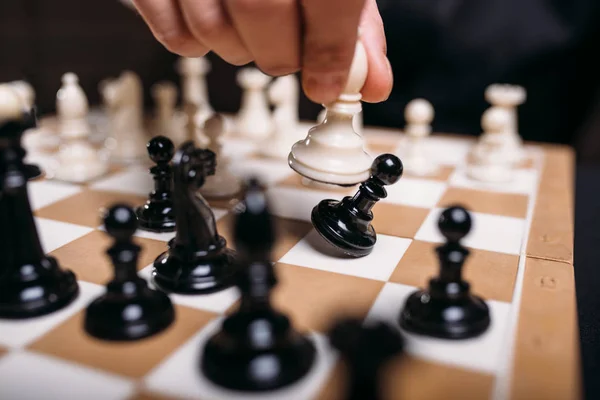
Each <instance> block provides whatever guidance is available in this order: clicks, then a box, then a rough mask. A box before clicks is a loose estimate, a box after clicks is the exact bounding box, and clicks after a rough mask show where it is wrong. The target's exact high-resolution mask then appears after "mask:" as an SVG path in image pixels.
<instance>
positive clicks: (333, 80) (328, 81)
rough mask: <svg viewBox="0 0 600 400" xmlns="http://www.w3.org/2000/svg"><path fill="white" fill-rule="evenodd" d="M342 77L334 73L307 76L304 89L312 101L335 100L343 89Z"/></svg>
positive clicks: (323, 102)
mask: <svg viewBox="0 0 600 400" xmlns="http://www.w3.org/2000/svg"><path fill="white" fill-rule="evenodd" d="M344 83H345V82H344V77H343V76H341V75H336V74H326V75H317V76H308V77H306V79H305V85H304V86H305V87H304V91H305V93H306V95H307V96H308V97H309V98H311V99H312V100H313V101H315V102H318V103H321V104H327V103H331V102H333V101H335V100H336V99H337V98H338V97H339V95H340V94H341V92H342V90H343V89H344Z"/></svg>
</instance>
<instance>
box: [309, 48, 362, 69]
mask: <svg viewBox="0 0 600 400" xmlns="http://www.w3.org/2000/svg"><path fill="white" fill-rule="evenodd" d="M354 49H355V46H354V45H353V44H352V43H344V42H330V43H323V42H322V41H320V40H316V41H312V42H307V44H306V46H305V51H304V68H305V69H308V70H311V71H313V72H318V73H329V72H338V71H341V70H345V69H348V67H349V66H350V64H351V63H352V57H353V56H354Z"/></svg>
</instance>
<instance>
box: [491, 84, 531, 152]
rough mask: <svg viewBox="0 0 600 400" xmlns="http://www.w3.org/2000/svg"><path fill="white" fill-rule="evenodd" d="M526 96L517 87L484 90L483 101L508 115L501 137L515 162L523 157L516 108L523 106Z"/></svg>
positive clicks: (501, 85)
mask: <svg viewBox="0 0 600 400" xmlns="http://www.w3.org/2000/svg"><path fill="white" fill-rule="evenodd" d="M526 97H527V94H526V92H525V89H524V88H523V87H521V86H518V85H510V84H493V85H490V86H488V87H487V88H486V90H485V99H486V100H487V101H488V102H489V103H490V104H491V105H492V106H494V107H500V108H503V109H504V110H505V111H506V112H507V113H508V118H509V120H508V124H507V125H506V130H505V132H504V135H503V140H504V141H505V142H506V144H507V146H511V147H512V148H513V151H512V152H511V154H510V156H511V157H512V158H513V160H514V161H515V162H519V161H521V160H522V159H523V157H524V150H523V140H522V139H521V137H520V135H519V124H518V121H517V107H518V106H520V105H521V104H523V103H524V102H525V100H526Z"/></svg>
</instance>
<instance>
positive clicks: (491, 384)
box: [0, 125, 580, 400]
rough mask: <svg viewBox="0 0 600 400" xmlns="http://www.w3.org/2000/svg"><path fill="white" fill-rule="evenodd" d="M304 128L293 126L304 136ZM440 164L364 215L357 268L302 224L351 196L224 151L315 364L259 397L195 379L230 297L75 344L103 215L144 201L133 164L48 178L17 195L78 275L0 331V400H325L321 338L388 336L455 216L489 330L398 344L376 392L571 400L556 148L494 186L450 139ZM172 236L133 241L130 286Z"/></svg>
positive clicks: (139, 170)
mask: <svg viewBox="0 0 600 400" xmlns="http://www.w3.org/2000/svg"><path fill="white" fill-rule="evenodd" d="M308 126H309V125H306V126H303V129H306V128H307V127H308ZM364 135H365V138H366V140H367V143H368V145H367V149H368V151H369V152H371V153H372V154H373V155H377V154H380V153H384V152H394V151H395V149H396V147H397V145H398V143H399V141H400V140H401V139H402V134H401V132H399V131H393V130H381V129H372V128H365V131H364ZM428 140H429V142H428V146H429V148H430V150H431V151H432V157H434V158H435V159H436V160H438V161H439V162H441V163H442V164H443V165H442V167H441V169H440V171H439V173H438V174H436V175H435V176H432V177H428V178H417V177H411V176H408V175H405V176H404V177H403V178H402V179H401V180H400V181H399V182H398V183H397V184H395V185H393V186H390V187H388V197H387V198H385V199H383V200H381V201H380V202H379V203H378V204H377V205H376V206H375V208H374V214H375V219H374V227H375V229H376V231H377V233H378V241H377V244H376V247H375V249H374V251H373V252H372V254H370V255H369V256H367V257H364V258H359V259H351V258H339V257H337V256H334V255H332V254H331V253H329V252H328V251H327V249H326V247H324V246H323V242H322V241H321V240H320V238H319V236H318V234H316V232H315V231H314V230H313V229H312V226H311V224H310V211H311V209H312V207H313V206H314V205H316V204H317V203H318V202H319V201H320V200H322V199H324V198H334V199H340V198H341V197H342V196H344V195H347V194H350V193H354V191H355V189H354V188H330V187H322V186H307V185H305V184H304V183H303V182H302V180H301V179H300V177H299V176H298V175H296V174H295V173H294V172H293V171H292V170H291V169H290V168H289V167H288V165H287V163H286V161H285V160H269V159H265V158H263V157H261V156H260V155H258V153H257V148H256V145H255V144H253V143H251V142H248V141H244V140H240V139H229V140H227V141H226V143H225V152H226V153H227V154H228V155H230V156H231V160H232V165H231V169H232V171H233V172H234V173H236V174H238V175H240V176H246V175H255V176H258V177H259V178H260V179H262V181H263V182H264V183H266V184H267V185H268V196H269V200H270V202H271V208H272V211H273V212H274V214H275V215H276V222H277V228H278V242H277V245H276V247H275V251H274V254H273V257H274V260H275V261H277V263H276V266H275V269H276V273H277V276H278V279H279V284H278V286H277V287H276V289H275V294H274V302H275V305H276V307H277V308H279V309H281V310H282V311H283V312H285V313H287V314H288V315H289V316H290V318H291V320H292V322H293V323H294V325H295V326H296V327H297V328H298V329H299V330H302V331H306V332H308V333H309V335H311V336H312V337H313V338H314V340H315V342H316V344H317V348H318V357H317V362H316V364H315V365H314V368H313V369H312V370H311V372H310V373H309V374H308V376H306V378H305V379H303V380H302V381H300V382H298V383H297V384H294V385H292V386H290V387H287V388H285V389H282V390H279V391H276V392H271V393H268V394H254V395H252V394H248V393H237V392H230V391H227V390H223V389H221V388H219V387H217V386H215V385H213V384H211V383H210V382H209V381H208V380H207V379H206V378H205V377H203V376H202V375H201V373H200V371H199V364H200V356H201V348H202V344H203V342H204V341H205V340H206V339H207V338H208V337H209V335H210V334H211V333H212V332H214V331H215V330H216V329H217V328H218V326H219V324H220V323H221V321H222V320H223V316H224V315H226V314H227V313H229V312H231V311H232V310H234V309H235V307H236V303H237V301H238V293H237V291H236V289H235V288H231V289H228V290H225V291H222V292H219V293H216V294H211V295H204V296H184V295H172V296H171V298H172V300H173V302H174V303H175V304H176V314H177V315H176V321H175V322H174V324H173V325H172V326H171V327H170V328H169V329H168V330H166V331H165V332H163V333H162V334H159V335H158V336H155V337H152V338H149V339H145V340H140V341H137V342H132V343H109V342H102V341H99V340H96V339H94V338H91V337H90V336H88V335H87V334H86V333H85V332H84V330H83V313H84V310H85V307H86V306H87V304H88V303H89V302H90V301H92V299H94V298H95V297H96V296H98V295H100V294H101V293H102V292H103V291H104V286H103V285H104V284H105V283H106V282H107V281H108V280H109V279H110V277H111V275H112V267H111V265H110V263H109V259H108V257H107V256H106V254H105V251H106V249H107V247H108V246H109V244H110V240H109V238H108V237H107V235H105V233H104V232H103V230H102V227H101V226H100V225H101V221H100V213H99V210H101V209H102V208H103V207H106V206H109V205H111V204H113V203H116V202H125V203H128V204H130V205H132V206H136V205H139V204H142V203H143V202H144V201H145V200H146V197H147V194H148V192H150V191H151V190H152V179H151V176H150V175H149V174H148V171H147V168H148V166H149V164H148V165H131V166H115V167H114V168H113V169H112V170H111V172H110V174H109V175H108V176H105V177H103V178H101V179H98V180H97V181H95V182H91V183H89V184H86V185H74V184H68V183H62V182H57V181H53V180H49V179H44V178H42V179H39V180H37V181H34V182H31V183H30V184H29V196H30V198H31V202H32V206H33V208H34V211H35V215H36V223H37V226H38V229H39V232H40V236H41V241H42V243H43V247H44V248H45V250H46V252H48V253H50V254H51V255H53V256H54V257H56V258H57V259H58V261H59V263H60V264H61V265H62V267H63V268H67V269H71V270H72V271H73V272H75V274H76V275H77V277H78V279H79V284H80V288H81V294H80V296H79V297H78V299H77V300H76V301H75V302H74V303H72V304H71V305H70V306H68V307H67V308H65V309H63V310H61V311H59V312H56V313H54V314H51V315H48V316H44V317H41V318H36V319H32V320H26V321H6V320H0V398H2V399H4V400H13V399H19V400H28V399H36V400H38V399H61V400H67V399H77V400H80V399H84V398H85V399H89V400H94V399H102V400H124V399H128V400H133V399H235V398H248V399H250V398H254V399H339V398H340V395H341V393H342V392H343V390H342V389H343V384H344V377H345V375H344V374H343V369H342V368H341V364H340V361H339V358H338V355H337V354H336V352H335V351H333V350H332V348H330V347H329V345H328V342H327V339H326V337H325V332H327V330H328V329H329V328H330V326H331V324H332V323H333V322H334V321H335V320H337V318H338V317H339V316H343V315H352V316H357V317H360V318H364V319H365V321H375V320H385V321H388V322H390V323H392V324H394V325H396V326H397V325H398V323H397V321H398V317H399V313H400V310H401V308H402V306H403V303H404V300H405V298H406V297H407V296H408V295H409V294H410V293H411V292H412V291H414V290H415V289H416V288H419V287H423V286H425V285H426V284H427V281H428V279H429V278H430V277H432V276H433V275H435V274H436V273H437V270H438V266H437V260H436V258H435V255H434V252H433V249H434V247H435V246H436V244H438V243H440V242H441V241H442V238H441V236H440V234H439V233H438V230H437V218H438V216H439V214H440V212H441V209H442V208H443V207H445V206H448V205H451V204H456V203H459V204H461V205H464V206H465V207H467V208H468V209H469V210H470V211H471V212H472V215H473V218H474V220H473V222H474V227H473V229H472V231H471V233H470V234H469V236H468V237H467V238H466V240H465V244H466V245H467V246H468V247H469V248H470V249H471V250H472V253H471V256H470V257H469V259H468V262H467V264H466V267H465V271H464V273H465V278H466V279H467V280H468V281H470V282H471V284H472V289H473V291H474V292H475V293H476V294H478V295H480V296H482V297H484V298H485V299H486V300H487V302H488V304H489V307H490V310H491V319H492V323H491V326H490V328H489V330H488V331H487V332H486V333H485V334H484V335H483V336H481V337H479V338H476V339H470V340H464V341H444V340H438V339H428V338H424V337H418V336H414V335H410V334H407V333H405V338H406V355H405V357H403V358H402V359H401V360H399V361H398V362H394V363H392V364H391V365H390V367H389V368H388V370H387V372H386V375H385V377H386V379H385V382H386V383H385V388H386V393H388V394H390V397H389V398H390V399H391V398H398V399H437V398H446V399H495V400H499V399H574V398H578V397H580V392H579V390H580V389H579V388H580V384H579V380H580V372H579V369H578V368H579V360H578V354H579V348H578V334H577V321H576V305H575V286H574V274H573V245H572V240H573V219H572V218H573V216H572V214H573V207H572V195H573V181H572V176H573V174H572V168H573V162H574V160H573V154H572V153H571V151H570V150H568V149H567V148H563V147H558V146H546V145H537V144H527V160H526V161H525V162H524V163H523V164H522V165H520V167H519V170H518V171H517V172H516V178H515V180H514V182H512V183H511V184H508V185H490V184H483V183H478V182H475V181H472V180H470V179H469V178H467V176H466V174H465V159H466V155H467V152H468V150H469V149H470V147H471V146H472V144H473V141H472V140H471V139H465V138H461V137H459V136H456V135H443V134H435V135H433V136H432V137H431V138H430V139H428ZM209 202H210V204H211V206H212V207H213V209H214V212H215V215H216V217H217V218H218V229H219V232H220V234H221V235H223V236H224V237H225V238H226V239H228V241H229V243H230V245H232V244H231V240H230V239H231V233H232V222H233V219H232V217H233V214H232V213H231V212H230V210H231V209H232V207H233V206H234V205H235V203H236V200H235V199H232V200H209ZM171 237H173V234H155V233H149V232H144V231H141V230H140V231H138V232H137V234H136V240H137V243H138V244H140V245H141V246H142V247H143V252H142V254H141V257H140V263H139V270H140V274H141V275H142V276H143V277H145V278H148V279H149V277H150V274H151V268H152V262H153V260H154V259H155V258H156V257H157V256H158V255H159V254H160V253H161V252H163V251H165V250H166V246H167V241H168V240H169V239H170V238H171Z"/></svg>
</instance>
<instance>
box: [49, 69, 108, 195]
mask: <svg viewBox="0 0 600 400" xmlns="http://www.w3.org/2000/svg"><path fill="white" fill-rule="evenodd" d="M88 111H89V105H88V100H87V97H86V95H85V93H84V92H83V89H82V88H81V86H79V80H78V78H77V75H75V74H74V73H72V72H68V73H66V74H64V75H63V77H62V86H61V88H60V89H59V90H58V93H57V94H56V112H57V116H58V122H59V133H60V137H61V139H62V143H61V145H60V149H59V152H58V155H57V166H56V169H55V170H54V171H53V172H52V177H53V178H54V179H58V180H63V181H68V182H76V183H83V182H88V181H90V180H93V179H96V178H98V177H100V176H102V175H104V174H105V173H106V172H107V171H108V163H107V162H106V160H103V159H102V157H101V156H100V154H99V152H98V151H97V150H96V149H95V148H94V147H93V146H92V145H91V143H90V142H89V140H88V139H89V135H90V126H89V123H88V120H87V114H88Z"/></svg>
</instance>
